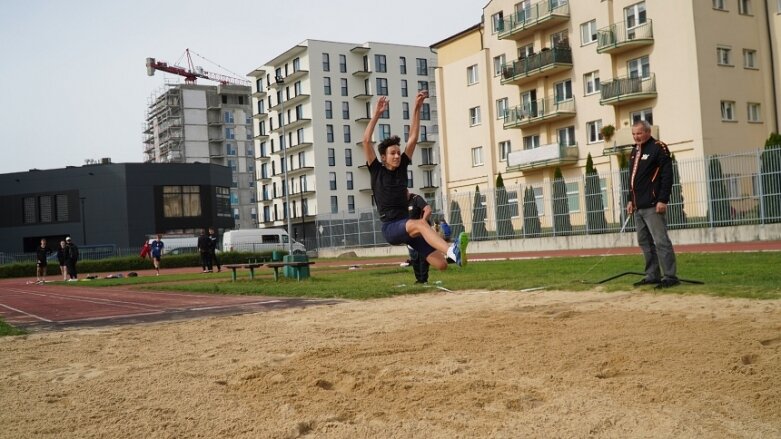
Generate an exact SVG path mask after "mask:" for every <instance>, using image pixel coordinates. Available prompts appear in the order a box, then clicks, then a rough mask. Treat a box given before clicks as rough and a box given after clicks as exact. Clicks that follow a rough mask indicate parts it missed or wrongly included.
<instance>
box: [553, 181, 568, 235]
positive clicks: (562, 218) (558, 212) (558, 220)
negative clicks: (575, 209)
mask: <svg viewBox="0 0 781 439" xmlns="http://www.w3.org/2000/svg"><path fill="white" fill-rule="evenodd" d="M552 201H553V234H554V235H555V236H559V235H570V234H572V223H571V222H570V217H569V200H568V199H567V184H566V183H565V182H564V177H563V176H562V174H561V169H560V168H559V167H558V166H557V167H556V169H555V170H554V171H553V200H552Z"/></svg>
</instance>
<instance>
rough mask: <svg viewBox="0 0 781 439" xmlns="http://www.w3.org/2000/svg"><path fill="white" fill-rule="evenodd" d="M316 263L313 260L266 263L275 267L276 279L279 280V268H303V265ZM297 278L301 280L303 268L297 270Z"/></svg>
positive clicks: (270, 266)
mask: <svg viewBox="0 0 781 439" xmlns="http://www.w3.org/2000/svg"><path fill="white" fill-rule="evenodd" d="M312 264H314V262H312V261H306V262H304V261H292V262H270V263H268V264H266V267H269V268H273V269H274V280H275V281H279V269H280V268H282V267H295V268H301V267H308V266H310V265H312ZM296 279H297V280H299V281H300V280H301V270H296Z"/></svg>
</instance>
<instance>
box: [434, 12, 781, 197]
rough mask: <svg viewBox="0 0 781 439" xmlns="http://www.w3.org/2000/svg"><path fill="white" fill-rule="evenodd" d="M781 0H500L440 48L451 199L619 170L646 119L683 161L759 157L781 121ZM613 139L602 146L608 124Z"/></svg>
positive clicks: (445, 175) (445, 173) (445, 174)
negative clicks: (558, 175)
mask: <svg viewBox="0 0 781 439" xmlns="http://www.w3.org/2000/svg"><path fill="white" fill-rule="evenodd" d="M779 30H781V0H683V1H681V0H676V1H671V0H647V1H641V2H638V1H636V0H577V1H573V0H570V1H567V0H544V1H540V2H536V3H535V2H531V1H520V2H518V1H516V0H494V1H490V2H488V4H487V5H486V6H485V7H484V10H483V17H482V20H481V22H480V24H478V25H475V26H473V27H471V28H469V29H466V30H464V31H462V32H460V33H458V34H456V35H453V36H451V37H449V38H447V39H444V40H442V41H440V42H438V43H435V44H434V45H432V48H433V49H434V50H435V51H436V52H437V54H438V60H439V68H437V69H436V86H437V95H438V97H439V128H440V145H441V154H442V157H443V161H442V163H443V166H442V183H443V189H444V190H443V193H444V194H446V195H447V196H450V197H453V196H457V193H458V192H471V191H474V189H475V187H476V186H478V187H480V189H481V190H483V189H491V188H493V186H494V184H495V183H494V182H495V179H496V176H497V175H498V174H499V173H501V174H502V176H503V179H504V181H505V184H510V185H512V184H528V185H535V184H541V182H542V181H544V180H546V179H548V180H550V179H552V178H553V173H554V170H555V168H556V167H559V168H560V169H561V171H562V173H563V176H564V178H565V179H566V178H576V177H579V176H582V175H583V173H584V167H585V164H586V159H587V156H588V155H589V154H590V155H591V156H592V158H593V161H594V165H595V167H596V168H597V171H598V172H600V173H601V172H609V171H615V170H616V169H617V166H618V161H617V158H616V157H617V154H619V153H622V152H627V151H628V148H630V147H631V144H632V137H631V124H632V122H633V121H635V120H638V119H642V120H647V121H648V122H650V123H651V124H652V126H653V135H654V136H655V137H657V138H659V139H661V140H663V141H665V142H666V143H667V144H668V145H669V147H670V150H671V151H672V152H673V153H674V154H675V156H676V158H677V159H678V160H685V159H696V158H702V157H705V156H709V155H713V154H731V153H735V152H740V151H749V150H756V149H757V148H761V147H762V146H763V145H764V142H765V140H766V139H767V137H768V135H769V134H770V133H771V132H777V131H778V130H779V123H780V121H781V117H780V116H779V107H781V97H780V96H781V53H779V45H780V42H779V40H780V39H781V36H779ZM608 125H612V126H613V127H614V128H615V133H614V135H613V136H612V137H611V138H610V139H605V138H604V136H603V134H602V132H603V130H602V129H603V127H605V126H608Z"/></svg>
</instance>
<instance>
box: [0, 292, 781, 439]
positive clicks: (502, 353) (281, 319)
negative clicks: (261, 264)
mask: <svg viewBox="0 0 781 439" xmlns="http://www.w3.org/2000/svg"><path fill="white" fill-rule="evenodd" d="M0 407H2V410H0V437H2V438H30V437H36V438H93V437H94V438H98V437H100V438H117V437H123V438H184V437H188V438H192V437H203V438H218V437H219V438H229V437H239V438H267V437H268V438H295V437H328V438H383V437H403V438H406V437H416V438H459V437H461V438H473V437H496V438H519V437H541V438H554V437H563V438H567V437H615V438H627V437H648V438H658V437H676V438H681V437H683V438H685V437H708V438H711V437H719V438H723V437H756V438H769V437H781V302H779V301H753V300H732V299H718V298H710V297H704V296H676V295H656V294H653V293H638V292H633V293H609V294H608V293H601V292H596V291H594V292H581V293H565V292H549V291H537V292H531V293H522V292H512V291H507V292H485V291H465V292H456V293H445V292H434V293H430V294H422V295H415V296H406V297H396V298H392V299H382V300H373V301H366V302H346V303H342V304H337V305H329V306H321V307H310V308H306V309H288V310H282V311H273V312H267V313H260V314H253V315H243V316H231V317H219V318H209V319H201V320H192V321H184V322H168V323H159V324H146V325H138V326H126V327H118V328H101V329H80V330H70V331H63V332H55V333H39V334H33V335H28V336H22V337H4V338H2V339H0Z"/></svg>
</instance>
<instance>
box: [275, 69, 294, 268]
mask: <svg viewBox="0 0 781 439" xmlns="http://www.w3.org/2000/svg"><path fill="white" fill-rule="evenodd" d="M274 80H275V81H276V83H277V85H278V86H279V97H280V99H279V101H280V104H282V117H280V119H279V124H280V125H281V126H282V142H281V145H280V146H281V147H282V169H283V172H284V175H285V181H284V183H282V187H283V188H284V190H285V220H286V222H287V254H288V255H292V254H293V238H292V237H291V236H290V232H291V230H292V228H291V227H290V188H289V187H288V181H287V142H286V140H287V139H285V93H284V88H283V87H282V86H283V85H284V84H285V79H284V78H283V77H282V76H276V77H275V78H274Z"/></svg>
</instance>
